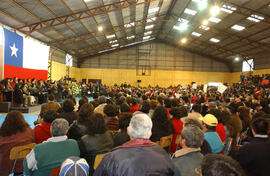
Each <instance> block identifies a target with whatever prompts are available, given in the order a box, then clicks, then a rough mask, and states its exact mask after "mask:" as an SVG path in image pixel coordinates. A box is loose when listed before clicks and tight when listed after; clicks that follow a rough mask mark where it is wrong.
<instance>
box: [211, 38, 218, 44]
mask: <svg viewBox="0 0 270 176" xmlns="http://www.w3.org/2000/svg"><path fill="white" fill-rule="evenodd" d="M210 41H211V42H214V43H218V42H220V40H219V39H216V38H211V39H210Z"/></svg>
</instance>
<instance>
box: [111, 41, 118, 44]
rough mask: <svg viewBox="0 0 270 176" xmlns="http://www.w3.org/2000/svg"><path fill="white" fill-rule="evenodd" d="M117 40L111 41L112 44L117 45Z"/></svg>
mask: <svg viewBox="0 0 270 176" xmlns="http://www.w3.org/2000/svg"><path fill="white" fill-rule="evenodd" d="M117 42H118V41H117V40H113V41H109V43H110V44H113V43H117Z"/></svg>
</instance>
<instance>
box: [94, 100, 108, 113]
mask: <svg viewBox="0 0 270 176" xmlns="http://www.w3.org/2000/svg"><path fill="white" fill-rule="evenodd" d="M98 103H99V105H98V106H97V107H96V108H95V110H94V112H95V113H100V114H102V115H104V107H105V106H106V104H107V103H106V97H105V96H99V97H98Z"/></svg>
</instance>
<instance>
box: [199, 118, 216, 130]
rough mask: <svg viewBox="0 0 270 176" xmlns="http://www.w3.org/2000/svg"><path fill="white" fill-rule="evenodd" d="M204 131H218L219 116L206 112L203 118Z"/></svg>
mask: <svg viewBox="0 0 270 176" xmlns="http://www.w3.org/2000/svg"><path fill="white" fill-rule="evenodd" d="M202 122H203V129H204V131H216V126H217V125H218V120H217V118H216V117H215V116H214V115H212V114H206V115H205V116H204V118H203V120H202Z"/></svg>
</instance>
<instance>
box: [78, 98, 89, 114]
mask: <svg viewBox="0 0 270 176" xmlns="http://www.w3.org/2000/svg"><path fill="white" fill-rule="evenodd" d="M86 103H88V98H87V96H85V95H84V96H82V98H81V99H80V100H79V107H78V110H77V112H79V111H80V109H81V107H82V105H84V104H86Z"/></svg>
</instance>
